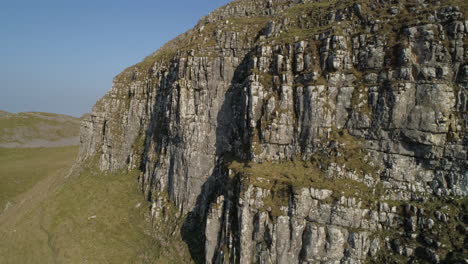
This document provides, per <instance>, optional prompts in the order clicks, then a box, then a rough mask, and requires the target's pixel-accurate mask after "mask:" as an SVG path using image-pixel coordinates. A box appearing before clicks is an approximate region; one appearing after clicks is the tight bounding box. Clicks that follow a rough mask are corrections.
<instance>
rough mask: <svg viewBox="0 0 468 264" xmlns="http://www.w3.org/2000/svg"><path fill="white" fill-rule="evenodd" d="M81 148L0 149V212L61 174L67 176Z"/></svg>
mask: <svg viewBox="0 0 468 264" xmlns="http://www.w3.org/2000/svg"><path fill="white" fill-rule="evenodd" d="M77 153H78V147H75V146H74V147H62V148H24V149H20V148H16V149H5V148H0V212H1V211H3V209H4V208H5V205H6V203H7V202H8V201H10V202H11V203H15V202H13V200H14V198H15V197H16V196H17V195H19V194H21V193H23V192H25V191H27V190H29V189H31V188H32V187H33V186H34V185H35V184H36V183H38V182H39V181H41V180H43V179H44V178H45V177H48V176H51V175H52V174H54V173H57V171H61V172H62V173H64V174H65V173H66V172H67V170H68V168H69V167H70V166H71V164H72V163H73V161H74V159H75V156H76V154H77Z"/></svg>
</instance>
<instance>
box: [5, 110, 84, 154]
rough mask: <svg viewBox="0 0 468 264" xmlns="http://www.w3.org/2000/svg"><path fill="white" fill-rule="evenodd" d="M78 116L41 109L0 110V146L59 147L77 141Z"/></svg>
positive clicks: (71, 144)
mask: <svg viewBox="0 0 468 264" xmlns="http://www.w3.org/2000/svg"><path fill="white" fill-rule="evenodd" d="M79 127H80V118H76V117H72V116H67V115H61V114H52V113H41V112H24V113H16V114H13V113H8V112H5V111H0V147H2V148H22V147H62V146H74V145H78V143H79Z"/></svg>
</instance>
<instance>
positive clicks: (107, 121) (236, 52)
mask: <svg viewBox="0 0 468 264" xmlns="http://www.w3.org/2000/svg"><path fill="white" fill-rule="evenodd" d="M467 7H468V6H467V3H466V2H464V1H443V2H442V1H423V0H421V1H409V0H408V1H385V0H379V1H377V0H372V1H286V0H276V1H271V0H270V1H246V0H238V1H234V2H232V3H230V4H228V5H226V6H224V7H222V8H220V9H218V10H216V11H214V12H213V13H211V14H210V15H208V16H207V17H205V18H203V19H202V20H201V21H200V22H199V23H198V24H197V25H196V26H195V27H194V28H193V29H191V30H189V31H188V32H186V33H185V34H183V35H181V36H179V37H177V38H176V39H174V40H173V41H171V42H169V43H168V44H166V45H165V46H164V47H162V48H161V49H160V50H159V51H157V52H155V53H154V54H152V55H150V56H149V57H147V58H146V59H145V60H144V61H143V62H141V63H139V64H137V65H135V66H132V67H130V68H128V69H126V70H125V71H124V72H123V73H121V74H120V75H118V76H117V77H116V78H115V80H114V84H113V87H112V90H110V91H109V92H108V94H107V95H106V96H105V97H104V98H102V99H101V100H100V101H99V102H98V103H97V104H96V105H95V107H94V108H93V113H92V114H91V115H90V116H89V117H88V118H87V119H86V120H85V121H84V122H83V124H82V130H81V151H80V152H81V154H80V161H81V162H88V161H89V160H92V159H97V160H98V164H99V167H100V169H102V170H117V169H122V168H138V169H140V170H141V176H140V179H139V183H140V186H141V189H142V191H143V192H144V193H145V195H146V196H147V197H148V199H149V200H150V201H151V202H153V206H152V208H151V215H152V216H153V218H155V219H159V218H161V219H163V218H164V217H163V215H164V214H167V211H168V210H165V206H168V205H167V204H168V203H170V204H171V207H172V206H175V208H177V210H175V211H176V213H174V214H176V215H177V216H178V217H179V219H181V221H182V222H181V223H180V229H181V235H182V238H183V239H184V240H185V241H186V243H187V244H188V246H189V248H190V249H191V254H192V257H193V259H194V261H195V262H198V263H204V262H206V263H364V262H366V261H370V262H376V263H383V262H385V263H392V262H395V263H400V262H406V261H429V262H433V263H438V262H451V261H452V262H453V263H457V262H456V261H463V260H464V259H466V258H468V257H467V254H468V251H467V250H466V248H467V244H466V233H467V215H466V212H467V206H468V205H467V199H466V196H467V194H468V189H467V188H468V160H467V150H468V134H467V132H468V45H467V44H468V38H467V36H468V20H466V14H465V13H466V10H467ZM173 211H174V210H171V212H173ZM155 223H161V221H155ZM156 225H158V224H156ZM155 228H158V227H157V226H156V227H155ZM450 232H456V234H457V235H456V236H455V237H453V236H451V235H450ZM460 263H461V262H460Z"/></svg>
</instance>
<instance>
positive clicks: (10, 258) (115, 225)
mask: <svg viewBox="0 0 468 264" xmlns="http://www.w3.org/2000/svg"><path fill="white" fill-rule="evenodd" d="M2 151H6V150H2ZM8 151H9V152H14V154H15V155H11V156H10V157H11V159H13V160H14V162H13V163H11V164H10V162H9V160H8V159H1V161H0V167H2V165H5V164H9V165H8V167H9V170H10V171H11V172H13V173H16V175H18V177H19V178H25V177H22V175H30V174H34V173H35V171H37V170H39V171H41V170H42V169H43V167H45V168H46V169H45V170H44V171H48V173H49V174H47V175H44V174H42V175H39V174H37V175H38V177H37V178H36V179H37V181H36V182H37V183H36V184H35V185H34V183H35V182H32V180H31V181H27V182H29V183H28V184H29V186H32V185H34V186H33V187H31V188H30V189H28V190H27V191H26V192H24V193H22V194H19V195H17V198H16V200H14V204H15V206H13V207H12V208H10V209H8V210H7V211H6V212H5V214H4V215H2V216H0V237H1V238H2V239H0V263H190V258H189V257H188V256H187V255H186V253H184V252H186V249H185V248H184V247H185V245H184V244H183V243H179V244H177V245H174V246H172V247H171V248H172V250H170V251H165V250H167V249H164V250H162V248H161V247H162V246H163V245H162V243H164V239H156V238H154V236H152V235H150V234H151V232H149V230H151V229H150V222H149V221H146V220H145V215H147V213H148V206H149V203H148V202H146V201H144V199H143V195H142V194H141V192H140V191H138V189H137V181H136V176H137V175H138V174H137V172H119V173H101V172H96V171H95V170H93V169H87V170H85V171H83V172H82V173H81V174H79V175H78V174H74V175H72V176H70V177H68V178H66V177H64V175H66V170H63V168H64V167H68V166H70V165H71V162H72V161H73V158H74V156H75V153H76V148H60V149H53V148H51V149H37V150H32V151H31V150H30V151H29V152H28V153H24V152H26V151H25V150H8ZM44 152H47V153H48V154H47V155H45V153H44ZM67 153H68V154H67ZM65 154H67V155H65ZM59 156H62V161H61V164H63V166H59V165H57V167H59V169H58V170H55V171H53V168H51V166H52V165H50V164H51V163H56V162H53V161H54V160H55V159H56V158H57V157H59ZM15 157H24V159H23V160H20V159H17V160H15ZM67 158H68V163H67V161H66V160H67ZM47 159H49V162H47ZM32 160H33V161H35V164H34V165H31V163H30V162H31V161H32ZM15 168H16V169H15ZM49 170H50V171H49ZM2 175H5V174H3V173H2ZM8 175H10V173H9V174H8ZM9 177H10V178H11V176H9ZM2 188H3V185H2ZM5 188H6V189H9V188H8V187H5ZM22 188H25V189H27V188H26V187H22ZM19 192H20V191H19V190H18V193H19ZM9 199H11V198H9ZM137 205H140V206H137ZM153 235H154V234H153ZM156 237H157V236H156ZM164 246H167V245H164ZM181 252H182V253H181ZM150 259H151V260H152V261H150Z"/></svg>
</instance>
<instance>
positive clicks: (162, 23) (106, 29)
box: [0, 0, 229, 116]
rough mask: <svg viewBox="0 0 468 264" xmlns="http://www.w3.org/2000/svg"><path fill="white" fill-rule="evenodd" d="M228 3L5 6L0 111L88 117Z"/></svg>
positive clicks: (65, 0)
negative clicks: (118, 84) (129, 75)
mask: <svg viewBox="0 0 468 264" xmlns="http://www.w3.org/2000/svg"><path fill="white" fill-rule="evenodd" d="M228 2H229V1H228V0H197V1H195V0H178V1H159V0H40V1H39V0H9V1H8V0H0V3H1V5H0V36H1V37H0V110H6V111H9V112H23V111H42V112H55V113H63V114H70V115H74V116H81V115H82V114H84V113H87V112H89V111H90V110H91V107H92V105H93V104H94V103H95V102H96V101H97V100H98V99H99V98H100V97H102V96H103V95H104V94H105V92H106V91H107V90H109V89H110V88H111V84H112V78H113V77H114V76H115V75H117V74H118V73H119V72H120V71H122V70H123V69H125V68H126V67H128V66H131V65H133V64H135V63H137V62H139V61H140V60H142V59H143V58H144V57H145V56H147V55H149V54H151V53H152V52H153V51H155V50H157V49H158V48H159V47H160V46H161V45H163V44H164V43H165V42H167V41H168V40H170V39H172V38H174V37H175V36H177V35H179V34H181V33H183V32H185V31H186V30H188V29H190V28H191V27H193V26H194V25H195V24H196V23H197V21H198V20H199V19H200V18H201V17H202V16H205V15H207V14H208V13H209V12H210V11H212V10H214V9H216V8H218V7H220V6H222V5H224V4H226V3H228Z"/></svg>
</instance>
